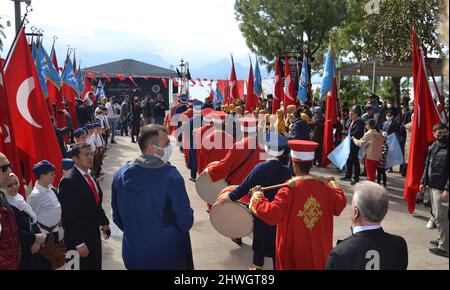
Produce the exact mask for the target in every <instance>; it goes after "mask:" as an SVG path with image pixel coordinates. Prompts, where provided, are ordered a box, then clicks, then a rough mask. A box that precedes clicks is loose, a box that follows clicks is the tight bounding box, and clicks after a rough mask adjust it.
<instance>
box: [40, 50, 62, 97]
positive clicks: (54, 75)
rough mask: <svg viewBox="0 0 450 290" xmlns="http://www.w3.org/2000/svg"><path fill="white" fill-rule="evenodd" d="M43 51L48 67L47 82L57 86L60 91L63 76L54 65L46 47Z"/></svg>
mask: <svg viewBox="0 0 450 290" xmlns="http://www.w3.org/2000/svg"><path fill="white" fill-rule="evenodd" d="M42 50H43V53H44V59H45V63H46V65H47V80H48V81H50V82H51V83H52V84H53V85H55V86H56V87H57V88H58V89H60V88H61V86H62V82H61V76H60V75H59V72H58V69H57V67H58V65H54V64H53V62H52V59H51V58H50V57H49V56H48V54H47V51H45V48H44V47H42Z"/></svg>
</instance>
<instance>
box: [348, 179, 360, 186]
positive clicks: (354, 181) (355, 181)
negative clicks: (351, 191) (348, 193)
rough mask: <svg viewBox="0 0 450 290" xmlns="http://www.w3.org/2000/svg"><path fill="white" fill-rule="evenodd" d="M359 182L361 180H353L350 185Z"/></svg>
mask: <svg viewBox="0 0 450 290" xmlns="http://www.w3.org/2000/svg"><path fill="white" fill-rule="evenodd" d="M358 182H359V180H352V182H351V183H350V185H355V184H357V183H358Z"/></svg>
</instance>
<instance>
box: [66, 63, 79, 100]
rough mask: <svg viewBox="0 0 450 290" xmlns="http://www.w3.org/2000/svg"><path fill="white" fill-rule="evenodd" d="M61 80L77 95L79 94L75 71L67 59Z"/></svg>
mask: <svg viewBox="0 0 450 290" xmlns="http://www.w3.org/2000/svg"><path fill="white" fill-rule="evenodd" d="M61 80H62V81H63V82H64V83H66V84H67V85H68V86H70V87H71V88H72V89H74V90H75V91H76V92H77V94H78V95H79V94H80V93H81V92H80V91H79V89H80V85H79V84H78V79H77V75H76V74H75V70H74V68H73V64H72V62H71V61H70V59H68V60H67V62H66V67H65V69H64V72H63V74H62V76H61Z"/></svg>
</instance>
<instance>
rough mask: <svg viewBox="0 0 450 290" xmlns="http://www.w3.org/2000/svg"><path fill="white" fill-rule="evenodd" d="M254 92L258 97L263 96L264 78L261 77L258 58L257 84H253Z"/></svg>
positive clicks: (256, 69)
mask: <svg viewBox="0 0 450 290" xmlns="http://www.w3.org/2000/svg"><path fill="white" fill-rule="evenodd" d="M253 93H254V94H255V95H257V96H258V97H261V95H262V79H261V71H260V70H259V63H258V59H257V60H256V68H255V84H254V85H253Z"/></svg>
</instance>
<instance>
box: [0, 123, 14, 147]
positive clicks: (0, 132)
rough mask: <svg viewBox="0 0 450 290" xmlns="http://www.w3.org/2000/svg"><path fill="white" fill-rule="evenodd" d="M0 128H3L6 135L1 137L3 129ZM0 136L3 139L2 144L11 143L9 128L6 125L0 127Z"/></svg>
mask: <svg viewBox="0 0 450 290" xmlns="http://www.w3.org/2000/svg"><path fill="white" fill-rule="evenodd" d="M2 127H3V128H5V131H6V133H7V134H8V135H5V136H3V129H2ZM0 135H2V137H3V143H5V144H9V143H11V133H10V131H9V126H8V125H6V124H3V126H0Z"/></svg>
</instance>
